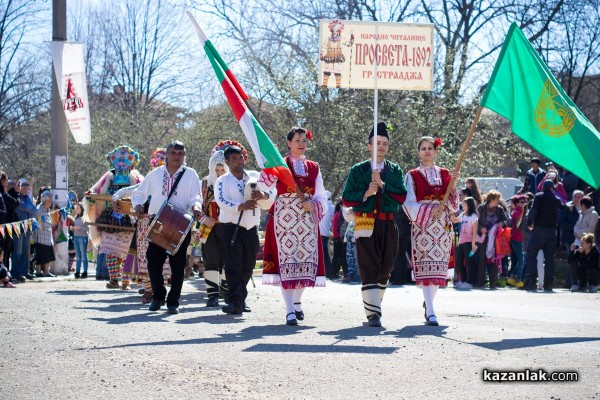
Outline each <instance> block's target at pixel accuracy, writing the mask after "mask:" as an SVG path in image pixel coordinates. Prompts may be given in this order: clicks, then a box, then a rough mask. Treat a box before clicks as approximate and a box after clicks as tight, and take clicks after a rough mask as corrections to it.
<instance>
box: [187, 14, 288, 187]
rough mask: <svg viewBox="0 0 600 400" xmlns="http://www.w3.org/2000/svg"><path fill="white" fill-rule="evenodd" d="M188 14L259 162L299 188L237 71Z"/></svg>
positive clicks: (282, 179) (284, 180) (262, 166)
mask: <svg viewBox="0 0 600 400" xmlns="http://www.w3.org/2000/svg"><path fill="white" fill-rule="evenodd" d="M187 15H188V17H189V18H190V21H191V22H192V25H193V26H194V28H195V29H196V33H197V34H198V38H199V39H200V42H201V43H202V45H203V46H204V51H205V52H206V55H207V56H208V59H209V61H210V64H211V65H212V67H213V69H214V71H215V74H217V78H218V79H219V82H221V87H222V88H223V91H224V92H225V97H227V101H228V102H229V106H230V107H231V110H232V111H233V114H234V115H235V118H236V119H237V121H238V123H239V124H240V127H241V128H242V131H243V132H244V135H246V139H247V140H248V143H250V147H251V148H252V152H253V153H254V156H255V157H256V162H257V163H258V166H259V167H260V168H262V169H263V170H264V171H265V172H266V173H268V174H271V175H275V176H277V178H278V179H279V180H280V181H282V182H283V183H285V184H286V185H287V186H289V187H290V188H292V189H293V188H295V187H296V183H295V181H294V178H293V176H292V173H291V171H290V170H289V168H288V166H287V164H286V162H285V161H284V159H283V157H281V154H279V151H278V150H277V148H276V147H275V144H273V142H272V141H271V139H270V138H269V136H268V135H267V133H266V132H265V130H264V129H263V127H262V126H261V125H260V123H259V122H258V120H257V119H256V117H255V116H254V115H253V114H252V112H251V111H250V109H249V108H248V106H247V104H246V101H247V100H248V95H247V94H246V93H245V92H244V90H243V89H242V87H241V86H240V84H239V82H238V81H237V79H236V78H235V76H234V75H233V72H231V70H230V69H229V67H228V66H227V64H225V61H223V59H222V58H221V56H220V55H219V53H218V52H217V50H216V49H215V47H214V46H213V44H212V43H211V42H210V40H208V38H207V37H206V35H205V34H204V32H202V29H200V26H199V25H198V23H197V22H196V20H195V19H194V17H193V16H192V14H191V13H190V12H189V11H188V12H187Z"/></svg>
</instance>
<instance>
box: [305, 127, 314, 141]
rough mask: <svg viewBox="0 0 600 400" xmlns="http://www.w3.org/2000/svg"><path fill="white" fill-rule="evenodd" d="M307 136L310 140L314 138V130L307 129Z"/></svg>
mask: <svg viewBox="0 0 600 400" xmlns="http://www.w3.org/2000/svg"><path fill="white" fill-rule="evenodd" d="M306 138H307V139H308V140H313V134H312V131H309V130H308V129H307V130H306Z"/></svg>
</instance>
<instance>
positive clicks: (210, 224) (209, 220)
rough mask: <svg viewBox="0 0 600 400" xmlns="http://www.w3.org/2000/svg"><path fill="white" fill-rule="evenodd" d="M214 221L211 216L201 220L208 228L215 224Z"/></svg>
mask: <svg viewBox="0 0 600 400" xmlns="http://www.w3.org/2000/svg"><path fill="white" fill-rule="evenodd" d="M216 223H217V221H215V220H214V219H213V218H211V217H206V218H205V219H204V222H203V224H204V225H206V226H208V227H209V228H212V227H213V226H215V224H216Z"/></svg>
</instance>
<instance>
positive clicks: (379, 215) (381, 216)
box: [356, 210, 394, 221]
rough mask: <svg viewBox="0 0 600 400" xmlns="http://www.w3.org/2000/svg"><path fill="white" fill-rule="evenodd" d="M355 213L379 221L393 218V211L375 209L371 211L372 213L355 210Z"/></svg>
mask: <svg viewBox="0 0 600 400" xmlns="http://www.w3.org/2000/svg"><path fill="white" fill-rule="evenodd" d="M356 215H357V216H359V217H366V218H375V219H378V220H381V221H393V220H394V213H385V212H377V210H375V211H373V212H372V213H363V212H357V213H356Z"/></svg>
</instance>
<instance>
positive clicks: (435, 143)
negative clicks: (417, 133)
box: [433, 138, 442, 148]
mask: <svg viewBox="0 0 600 400" xmlns="http://www.w3.org/2000/svg"><path fill="white" fill-rule="evenodd" d="M433 144H434V145H435V147H436V148H437V147H440V146H441V145H442V139H441V138H435V140H434V141H433Z"/></svg>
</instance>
